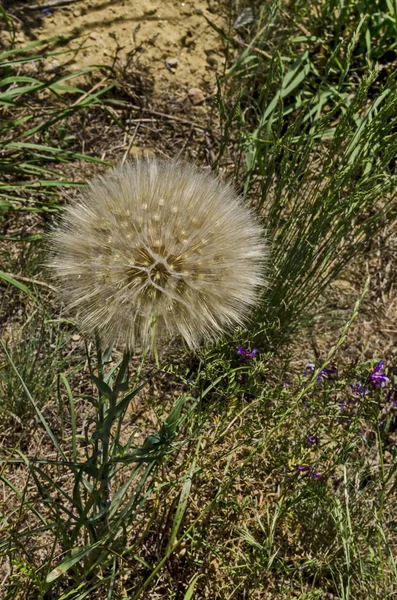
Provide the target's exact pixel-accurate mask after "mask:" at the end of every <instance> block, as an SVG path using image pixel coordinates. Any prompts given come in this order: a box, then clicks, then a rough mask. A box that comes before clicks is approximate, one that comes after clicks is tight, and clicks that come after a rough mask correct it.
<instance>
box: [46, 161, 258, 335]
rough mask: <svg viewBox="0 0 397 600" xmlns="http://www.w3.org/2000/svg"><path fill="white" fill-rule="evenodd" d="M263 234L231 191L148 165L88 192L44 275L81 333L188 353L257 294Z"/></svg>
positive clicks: (65, 225)
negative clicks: (167, 342) (172, 346)
mask: <svg viewBox="0 0 397 600" xmlns="http://www.w3.org/2000/svg"><path fill="white" fill-rule="evenodd" d="M266 257H267V250H266V245H265V244H264V241H263V231H262V229H261V227H260V226H259V225H258V224H257V223H256V222H255V220H254V218H253V215H252V214H251V211H250V210H249V209H248V208H247V207H245V206H244V205H243V204H242V202H241V200H240V199H239V197H238V196H237V195H236V194H235V192H234V191H233V189H232V188H231V187H230V186H229V185H226V184H223V183H221V182H220V181H219V180H218V179H217V178H216V177H215V176H214V175H212V174H210V173H203V172H201V171H199V170H198V169H197V168H196V167H194V166H192V165H187V164H182V163H177V162H173V161H168V162H167V161H159V160H155V159H148V160H143V161H139V162H136V163H134V164H126V165H123V166H120V167H118V168H116V169H113V170H112V171H110V172H109V173H107V174H106V175H105V176H103V177H99V178H98V179H95V180H93V181H91V182H90V183H89V188H87V190H86V191H85V192H83V193H82V195H81V196H80V197H79V198H78V199H77V200H76V201H75V202H74V203H72V204H71V205H69V206H68V207H67V208H66V210H65V212H64V215H63V217H62V220H61V223H60V225H59V228H58V229H57V230H56V231H55V232H54V233H53V236H52V259H51V262H50V268H51V269H52V271H53V273H54V274H55V278H56V280H57V281H58V286H59V289H60V292H61V294H62V297H63V299H64V300H65V302H66V306H67V308H68V309H69V311H72V312H74V313H75V314H76V315H77V318H78V319H79V320H80V322H81V325H82V327H83V330H85V331H86V332H88V333H89V332H93V331H98V333H99V334H100V336H101V338H102V339H103V341H104V342H105V343H108V344H110V343H115V342H119V343H122V344H124V345H126V346H128V347H134V346H135V344H137V343H144V344H146V343H155V341H156V339H157V338H162V337H168V336H173V335H177V334H180V335H181V336H182V337H183V338H184V339H185V340H186V342H187V344H188V345H189V347H195V346H196V345H197V344H198V343H199V342H200V341H202V340H206V339H213V338H215V337H217V336H219V335H220V334H221V333H222V332H224V331H225V330H227V329H229V328H230V327H231V326H232V325H234V324H242V323H244V321H246V319H247V317H248V315H249V312H250V309H251V308H252V306H253V305H254V304H255V302H256V301H257V297H258V293H259V290H260V287H261V286H262V285H263V271H264V265H265V260H266Z"/></svg>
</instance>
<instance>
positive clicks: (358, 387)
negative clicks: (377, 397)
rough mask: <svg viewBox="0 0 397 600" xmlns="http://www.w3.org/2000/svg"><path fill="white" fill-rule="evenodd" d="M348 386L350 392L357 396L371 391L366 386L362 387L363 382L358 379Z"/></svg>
mask: <svg viewBox="0 0 397 600" xmlns="http://www.w3.org/2000/svg"><path fill="white" fill-rule="evenodd" d="M350 387H351V390H352V392H353V393H354V394H358V395H359V396H366V395H367V394H369V393H370V391H371V390H369V389H367V388H366V387H364V386H363V384H362V383H361V381H359V382H358V383H352V384H351V385H350Z"/></svg>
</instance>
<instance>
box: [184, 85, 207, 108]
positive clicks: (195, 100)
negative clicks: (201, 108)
mask: <svg viewBox="0 0 397 600" xmlns="http://www.w3.org/2000/svg"><path fill="white" fill-rule="evenodd" d="M187 95H188V98H189V100H190V102H191V103H192V104H200V102H203V101H204V100H205V96H204V93H203V91H202V90H200V88H190V90H189V91H188V93H187Z"/></svg>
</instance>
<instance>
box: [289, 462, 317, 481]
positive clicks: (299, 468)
mask: <svg viewBox="0 0 397 600" xmlns="http://www.w3.org/2000/svg"><path fill="white" fill-rule="evenodd" d="M295 470H296V471H299V472H300V473H304V474H305V475H307V476H308V477H314V479H318V478H319V477H321V474H320V473H316V472H315V471H314V469H313V467H310V466H309V465H296V466H295Z"/></svg>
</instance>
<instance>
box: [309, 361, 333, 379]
mask: <svg viewBox="0 0 397 600" xmlns="http://www.w3.org/2000/svg"><path fill="white" fill-rule="evenodd" d="M315 370H316V366H315V364H314V363H307V364H306V367H305V370H304V372H303V375H304V376H305V377H309V376H310V375H313V373H314V371H315ZM336 372H337V368H336V367H335V366H333V365H331V366H329V367H328V368H326V369H322V370H321V371H320V372H319V374H318V375H317V377H316V381H322V380H323V379H324V378H326V379H328V377H330V376H331V375H334V374H335V373H336Z"/></svg>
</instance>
